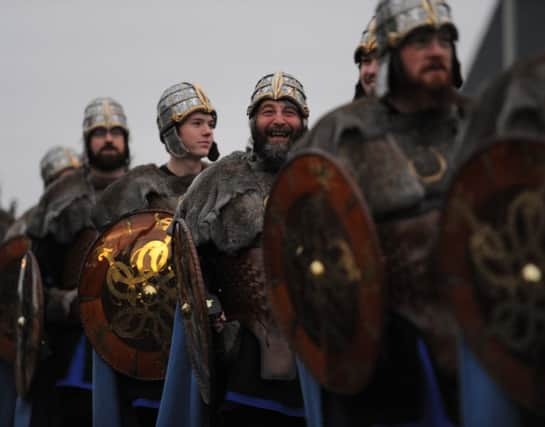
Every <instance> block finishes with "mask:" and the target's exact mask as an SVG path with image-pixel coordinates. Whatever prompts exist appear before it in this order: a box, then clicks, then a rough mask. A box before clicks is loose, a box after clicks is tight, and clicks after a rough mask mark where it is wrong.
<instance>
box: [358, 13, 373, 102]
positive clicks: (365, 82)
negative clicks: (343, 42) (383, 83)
mask: <svg viewBox="0 0 545 427" xmlns="http://www.w3.org/2000/svg"><path fill="white" fill-rule="evenodd" d="M375 27H376V19H375V17H373V18H372V19H371V21H370V22H369V24H367V28H366V29H365V31H364V32H363V34H362V35H361V41H360V44H359V45H358V47H357V48H356V50H355V52H354V62H355V63H356V65H357V66H358V70H359V78H358V82H357V83H356V93H355V94H354V100H356V99H358V98H361V97H365V96H373V95H374V94H375V85H376V80H377V72H378V58H377V37H376V34H375V32H376V28H375Z"/></svg>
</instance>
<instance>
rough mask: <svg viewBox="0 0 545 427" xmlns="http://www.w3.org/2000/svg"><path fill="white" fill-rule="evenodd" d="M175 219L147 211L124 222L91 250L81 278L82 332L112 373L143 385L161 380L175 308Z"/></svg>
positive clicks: (130, 215)
mask: <svg viewBox="0 0 545 427" xmlns="http://www.w3.org/2000/svg"><path fill="white" fill-rule="evenodd" d="M171 222H172V214H171V213H169V212H167V211H161V210H149V211H140V212H136V213H132V214H129V215H126V216H124V217H122V218H121V219H120V220H119V221H118V222H116V223H115V224H113V225H112V226H110V227H109V228H108V229H106V230H105V231H104V232H103V233H102V234H101V235H100V236H99V237H98V238H97V240H96V241H95V242H94V243H93V244H92V245H91V247H90V249H89V251H88V252H87V256H86V259H85V263H84V266H83V269H82V272H81V276H80V281H79V282H80V284H79V299H80V301H79V302H80V312H81V321H82V323H83V328H84V330H85V333H86V335H87V337H88V338H89V341H90V342H91V344H92V345H93V347H94V349H95V350H96V352H97V353H98V354H99V355H100V356H101V357H102V358H103V359H104V360H105V361H106V362H107V363H108V364H109V365H110V366H111V367H112V368H114V369H116V370H117V371H119V372H121V373H123V374H125V375H128V376H130V377H133V378H137V379H141V380H159V379H163V378H164V375H165V370H166V363H167V359H168V352H169V348H170V339H171V335H172V322H173V319H174V309H175V307H176V278H175V274H174V268H173V266H172V251H171V238H170V236H169V235H168V234H167V229H168V227H169V225H170V223H171Z"/></svg>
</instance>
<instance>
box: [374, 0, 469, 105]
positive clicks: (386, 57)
mask: <svg viewBox="0 0 545 427" xmlns="http://www.w3.org/2000/svg"><path fill="white" fill-rule="evenodd" d="M426 27H431V28H434V29H437V30H439V29H442V28H447V29H449V30H450V31H451V34H452V42H453V43H452V48H453V67H452V72H453V85H454V86H455V87H460V86H461V85H462V75H461V71H460V63H459V61H458V58H457V55H456V47H455V44H454V42H456V41H457V40H458V29H457V28H456V25H454V22H453V21H452V16H451V10H450V6H449V4H448V3H447V1H446V0H381V1H380V2H379V4H378V5H377V9H376V37H377V50H378V55H379V58H380V68H379V76H378V82H377V93H378V95H379V96H382V95H384V94H386V93H387V92H388V90H389V87H388V86H389V84H388V81H389V73H390V71H391V70H390V68H391V67H390V64H391V53H392V52H393V51H394V50H396V49H398V48H399V47H400V45H401V44H402V42H403V41H404V40H405V39H406V37H407V36H408V35H409V34H410V33H411V32H412V31H414V30H416V29H419V28H426Z"/></svg>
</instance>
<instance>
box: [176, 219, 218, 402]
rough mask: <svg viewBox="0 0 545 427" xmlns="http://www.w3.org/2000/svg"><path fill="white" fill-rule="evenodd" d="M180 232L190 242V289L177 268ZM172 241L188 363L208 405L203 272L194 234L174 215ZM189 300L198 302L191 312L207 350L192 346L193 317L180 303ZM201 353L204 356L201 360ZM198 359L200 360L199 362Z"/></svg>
mask: <svg viewBox="0 0 545 427" xmlns="http://www.w3.org/2000/svg"><path fill="white" fill-rule="evenodd" d="M182 232H183V234H184V236H185V237H186V238H187V241H188V242H189V245H188V247H189V249H190V251H189V258H190V259H189V262H190V263H191V267H192V268H193V272H192V273H193V276H194V278H195V280H196V282H195V284H196V286H193V287H191V292H190V291H189V290H188V289H187V288H186V287H184V286H183V283H182V280H181V279H180V274H179V271H180V270H181V268H182V265H181V256H180V255H181V254H178V249H180V248H179V247H178V244H179V242H178V236H179V235H180V234H181V233H182ZM173 235H174V236H173V242H174V243H173V244H174V247H175V248H176V250H175V252H174V253H175V254H178V255H177V256H176V260H175V264H176V277H177V284H178V304H179V307H180V314H181V316H182V320H183V324H184V331H185V335H186V348H187V351H188V353H189V360H190V363H191V367H192V368H193V372H194V373H195V378H196V380H197V384H198V386H199V392H200V395H201V398H202V400H203V401H204V403H206V404H207V405H208V404H210V403H211V399H212V391H211V387H212V383H213V365H212V363H211V357H210V356H211V355H210V351H211V349H212V333H211V326H210V321H209V318H208V308H207V306H206V297H207V291H206V285H205V282H204V279H203V276H202V271H201V266H200V262H199V256H198V254H197V249H196V247H195V245H194V243H193V238H192V237H191V233H190V231H189V228H188V227H187V224H186V223H185V221H184V220H183V219H181V218H176V219H175V220H174V233H173ZM186 302H189V303H190V305H192V306H194V305H197V306H198V309H197V310H194V309H193V310H192V313H195V312H196V313H197V314H198V315H199V316H198V317H199V318H198V319H196V320H197V321H198V322H199V323H200V324H201V325H202V332H203V334H204V340H205V341H206V343H205V346H206V348H207V349H208V354H201V353H198V352H196V351H195V350H196V349H197V350H200V348H201V346H200V345H195V342H194V341H195V340H194V339H193V338H194V334H193V333H192V331H193V322H192V321H191V320H193V319H192V318H191V319H190V318H188V317H186V315H184V313H183V310H182V307H183V305H184V303H186ZM203 357H204V358H205V359H206V360H204V361H203V360H202V359H203ZM199 360H200V363H199ZM203 364H204V365H205V366H206V367H207V368H208V373H207V372H206V371H205V370H203V369H202V367H203Z"/></svg>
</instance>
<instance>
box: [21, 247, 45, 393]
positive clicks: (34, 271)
mask: <svg viewBox="0 0 545 427" xmlns="http://www.w3.org/2000/svg"><path fill="white" fill-rule="evenodd" d="M20 266H21V268H20V272H19V279H18V282H17V304H16V306H15V314H16V322H17V324H16V329H15V335H16V356H15V388H16V390H17V394H18V395H19V396H21V397H23V398H24V397H26V396H27V395H28V393H29V391H30V387H31V385H32V379H33V378H34V373H35V372H36V367H37V365H38V362H39V360H40V349H41V347H42V339H43V330H44V291H43V286H42V276H41V274H40V268H39V267H38V261H37V260H36V257H35V256H34V254H33V253H32V251H31V250H28V251H27V252H26V254H25V255H24V256H23V258H22V259H21V263H20Z"/></svg>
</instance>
